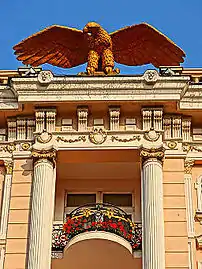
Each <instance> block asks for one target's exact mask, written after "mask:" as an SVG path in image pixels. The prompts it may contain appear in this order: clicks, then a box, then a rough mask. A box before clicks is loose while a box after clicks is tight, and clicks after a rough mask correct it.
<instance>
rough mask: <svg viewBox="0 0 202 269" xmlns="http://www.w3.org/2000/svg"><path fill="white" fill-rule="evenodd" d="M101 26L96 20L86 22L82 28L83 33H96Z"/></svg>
mask: <svg viewBox="0 0 202 269" xmlns="http://www.w3.org/2000/svg"><path fill="white" fill-rule="evenodd" d="M100 28H101V26H100V25H99V24H98V23H96V22H89V23H87V24H86V26H85V27H84V28H83V32H84V33H85V34H88V35H89V36H91V35H96V34H97V33H98V31H99V30H100Z"/></svg>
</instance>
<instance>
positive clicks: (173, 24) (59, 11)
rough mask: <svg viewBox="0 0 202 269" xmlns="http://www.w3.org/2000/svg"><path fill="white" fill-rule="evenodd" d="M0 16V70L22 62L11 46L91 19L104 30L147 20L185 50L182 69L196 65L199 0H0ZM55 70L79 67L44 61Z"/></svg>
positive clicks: (200, 43) (200, 46)
mask: <svg viewBox="0 0 202 269" xmlns="http://www.w3.org/2000/svg"><path fill="white" fill-rule="evenodd" d="M0 2H1V15H0V25H1V27H0V69H4V70H5V69H17V68H18V67H19V66H22V64H21V63H20V62H18V61H17V60H16V59H15V56H14V54H13V50H12V47H13V46H14V45H15V44H17V43H18V42H19V41H21V40H22V39H24V38H26V37H28V36H29V35H32V34H33V33H35V32H38V31H39V30H42V29H43V28H45V27H47V26H49V25H52V24H59V25H66V26H69V27H76V28H78V29H83V27H84V25H85V24H86V23H87V22H88V21H97V22H98V23H100V24H101V25H102V26H103V27H104V28H105V29H106V30H107V31H109V32H112V31H115V30H117V29H120V28H122V27H125V26H128V25H132V24H136V23H141V22H147V23H149V24H151V25H153V26H154V27H156V28H157V29H158V30H160V31H161V32H163V33H164V34H165V35H167V36H168V37H169V38H171V39H172V40H173V41H174V42H175V43H176V44H177V45H178V46H180V47H181V48H182V49H183V50H184V51H185V53H186V55H187V57H186V59H185V62H184V63H183V66H184V67H202V34H201V32H202V30H201V27H202V15H201V11H202V0H192V1H190V0H184V1H183V0H168V1H162V0H152V1H151V0H142V1H136V0H129V1H127V0H125V1H124V0H116V1H113V0H108V1H106V0H102V1H99V0H94V1H93V0H85V1H81V0H76V1H68V0H57V1H56V0H55V1H53V0H34V1H31V0H26V1H25V0H2V1H0ZM117 66H118V67H119V68H120V69H121V73H122V74H134V73H142V72H143V71H144V70H145V69H146V68H148V66H143V67H127V66H120V65H117ZM44 69H51V70H52V71H53V72H54V73H57V74H77V73H78V72H80V71H84V69H85V67H84V66H82V67H76V68H73V69H62V68H57V67H52V66H50V65H44Z"/></svg>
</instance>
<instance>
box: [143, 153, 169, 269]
mask: <svg viewBox="0 0 202 269" xmlns="http://www.w3.org/2000/svg"><path fill="white" fill-rule="evenodd" d="M163 155H164V154H163V151H162V149H158V150H154V149H152V150H146V149H144V150H142V151H141V156H142V229H143V231H142V232H143V269H164V268H165V243H164V217H163V174H162V163H161V161H162V158H163Z"/></svg>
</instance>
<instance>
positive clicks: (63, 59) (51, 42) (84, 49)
mask: <svg viewBox="0 0 202 269" xmlns="http://www.w3.org/2000/svg"><path fill="white" fill-rule="evenodd" d="M13 49H14V50H15V54H16V55H17V56H18V57H17V59H18V60H19V61H22V62H23V63H24V64H30V65H32V66H38V65H41V64H44V63H49V64H52V65H56V66H60V67H63V68H70V67H73V66H77V65H80V64H83V63H85V62H86V61H87V57H88V43H87V40H86V39H85V36H84V34H83V32H82V31H80V30H77V29H73V28H68V27H63V26H58V25H53V26H50V27H48V28H46V29H44V30H43V31H41V32H38V33H36V34H34V35H32V36H30V37H28V38H27V39H25V40H23V41H22V42H20V43H19V44H17V45H16V46H14V48H13Z"/></svg>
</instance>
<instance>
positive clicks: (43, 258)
mask: <svg viewBox="0 0 202 269" xmlns="http://www.w3.org/2000/svg"><path fill="white" fill-rule="evenodd" d="M55 155H56V152H55V150H54V149H53V148H51V149H49V150H42V151H39V150H33V152H32V156H33V158H34V178H33V190H32V204H31V224H30V239H29V256H28V269H42V268H43V269H50V268H51V246H52V243H51V240H52V225H53V214H54V199H55V181H56V178H55V172H54V165H55Z"/></svg>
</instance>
